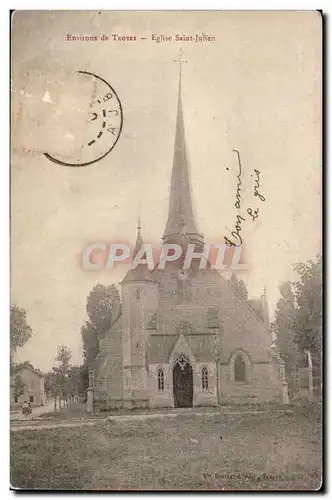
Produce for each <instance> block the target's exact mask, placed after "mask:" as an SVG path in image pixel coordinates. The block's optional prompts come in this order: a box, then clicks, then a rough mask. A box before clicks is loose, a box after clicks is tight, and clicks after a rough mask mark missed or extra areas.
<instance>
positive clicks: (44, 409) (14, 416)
mask: <svg viewBox="0 0 332 500" xmlns="http://www.w3.org/2000/svg"><path fill="white" fill-rule="evenodd" d="M53 410H54V401H47V403H46V404H45V405H44V406H37V407H36V408H32V414H31V415H29V416H28V417H25V416H24V415H22V411H21V410H20V411H18V412H11V413H10V420H31V419H32V418H36V417H40V416H41V415H44V414H46V413H50V412H52V411H53Z"/></svg>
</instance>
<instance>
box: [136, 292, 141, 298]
mask: <svg viewBox="0 0 332 500" xmlns="http://www.w3.org/2000/svg"><path fill="white" fill-rule="evenodd" d="M140 298H141V290H136V299H137V300H139V299H140Z"/></svg>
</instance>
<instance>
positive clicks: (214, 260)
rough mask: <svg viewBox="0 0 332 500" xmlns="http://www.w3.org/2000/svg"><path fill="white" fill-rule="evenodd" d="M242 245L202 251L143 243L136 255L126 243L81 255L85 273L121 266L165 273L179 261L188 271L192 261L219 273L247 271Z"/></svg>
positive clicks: (214, 245)
mask: <svg viewBox="0 0 332 500" xmlns="http://www.w3.org/2000/svg"><path fill="white" fill-rule="evenodd" d="M241 252H242V245H240V244H239V245H228V244H227V243H206V244H205V245H204V246H203V248H198V247H197V245H195V244H192V243H189V244H188V245H186V246H185V248H183V247H181V245H178V244H176V243H167V244H164V245H162V246H161V247H156V246H153V245H152V244H151V243H144V244H143V245H142V246H141V247H140V248H139V249H138V250H137V249H136V251H134V249H133V248H132V246H131V245H128V244H127V243H119V242H117V243H105V242H97V243H91V244H89V245H87V246H86V247H85V248H84V249H83V251H82V258H81V264H82V268H83V269H84V270H86V271H102V270H110V269H114V268H115V267H117V266H118V265H120V264H127V265H128V264H129V265H131V268H132V269H135V268H136V267H137V266H138V265H141V264H144V265H146V266H147V267H148V269H149V270H151V271H152V270H153V269H155V268H157V269H160V270H162V269H165V266H166V264H167V262H176V261H179V263H180V267H181V268H182V269H184V270H186V269H189V268H190V267H191V265H192V263H193V261H196V262H199V269H202V270H210V269H211V270H215V269H218V270H219V271H225V272H229V271H235V272H238V271H247V270H248V267H247V266H246V265H245V264H244V263H242V262H240V260H241Z"/></svg>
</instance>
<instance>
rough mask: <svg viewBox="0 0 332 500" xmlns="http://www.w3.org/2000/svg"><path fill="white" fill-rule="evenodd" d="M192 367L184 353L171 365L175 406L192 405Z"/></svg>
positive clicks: (184, 406) (185, 406)
mask: <svg viewBox="0 0 332 500" xmlns="http://www.w3.org/2000/svg"><path fill="white" fill-rule="evenodd" d="M193 393H194V383H193V369H192V366H191V364H190V362H189V359H188V357H187V356H185V355H184V354H181V356H180V357H179V358H178V360H177V361H176V362H175V364H174V366H173V395H174V406H175V408H188V407H192V405H193Z"/></svg>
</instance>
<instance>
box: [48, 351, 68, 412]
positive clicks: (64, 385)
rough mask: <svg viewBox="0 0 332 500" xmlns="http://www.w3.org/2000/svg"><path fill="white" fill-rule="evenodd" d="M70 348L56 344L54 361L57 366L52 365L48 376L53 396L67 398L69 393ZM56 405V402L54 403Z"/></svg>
mask: <svg viewBox="0 0 332 500" xmlns="http://www.w3.org/2000/svg"><path fill="white" fill-rule="evenodd" d="M71 356H72V354H71V350H70V349H69V348H68V347H67V346H65V345H60V346H58V350H57V355H56V358H55V361H56V362H57V363H58V365H57V366H53V368H52V375H51V376H50V380H49V382H50V386H51V390H52V396H54V398H56V397H57V396H58V397H61V398H62V399H65V400H68V397H69V393H70V377H69V373H70V365H69V363H70V360H71ZM55 405H56V403H55Z"/></svg>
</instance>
